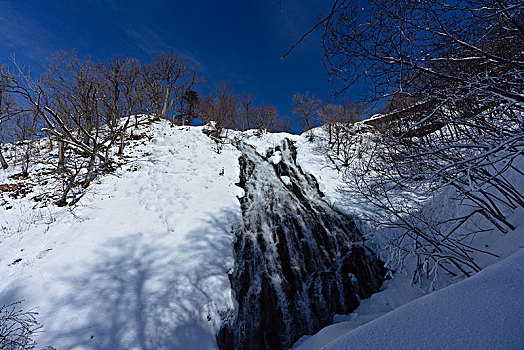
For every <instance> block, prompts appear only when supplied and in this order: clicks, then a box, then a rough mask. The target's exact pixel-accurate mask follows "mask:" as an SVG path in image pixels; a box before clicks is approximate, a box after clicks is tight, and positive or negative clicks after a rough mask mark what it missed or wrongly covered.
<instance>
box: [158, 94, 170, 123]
mask: <svg viewBox="0 0 524 350" xmlns="http://www.w3.org/2000/svg"><path fill="white" fill-rule="evenodd" d="M170 92H171V90H170V89H169V87H168V88H167V90H166V96H165V97H164V106H163V107H162V112H161V113H160V118H165V117H166V116H167V111H168V110H169V94H170Z"/></svg>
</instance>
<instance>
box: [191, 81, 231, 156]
mask: <svg viewBox="0 0 524 350" xmlns="http://www.w3.org/2000/svg"><path fill="white" fill-rule="evenodd" d="M199 114H200V118H201V119H202V123H203V124H205V125H208V127H209V128H208V129H207V130H208V131H207V133H208V134H209V136H211V137H212V138H213V139H214V140H215V142H216V143H217V151H218V152H219V151H220V147H221V146H220V145H221V143H222V142H223V141H224V140H225V139H227V136H228V130H229V129H231V128H233V127H234V126H235V121H236V119H237V116H238V104H237V100H236V97H235V95H234V94H233V92H232V91H231V88H230V86H229V84H227V83H226V82H222V83H221V84H220V85H219V86H218V87H217V88H216V89H215V92H214V94H213V95H207V96H204V97H203V98H201V99H200V102H199ZM224 131H225V133H224Z"/></svg>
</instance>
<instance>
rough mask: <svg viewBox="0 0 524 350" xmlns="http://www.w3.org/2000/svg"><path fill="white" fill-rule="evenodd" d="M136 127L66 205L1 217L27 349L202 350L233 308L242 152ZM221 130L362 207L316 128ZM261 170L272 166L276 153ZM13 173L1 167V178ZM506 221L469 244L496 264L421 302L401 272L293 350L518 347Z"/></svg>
mask: <svg viewBox="0 0 524 350" xmlns="http://www.w3.org/2000/svg"><path fill="white" fill-rule="evenodd" d="M148 128H149V129H148V130H147V133H149V134H151V135H152V139H151V141H147V142H142V141H136V142H135V141H133V142H132V145H130V149H129V151H130V153H129V157H128V159H127V163H126V164H124V165H122V166H121V167H120V168H118V169H117V171H116V172H114V173H112V174H108V175H104V176H101V177H99V180H98V181H97V182H95V183H93V184H92V185H91V186H90V187H89V189H88V192H87V193H86V194H85V196H84V197H83V198H82V199H81V200H80V201H79V202H78V203H77V204H76V205H75V206H73V207H64V208H58V207H56V206H41V205H36V204H35V202H34V201H32V200H30V199H29V198H27V197H26V198H19V199H12V200H10V202H9V206H12V208H11V209H9V210H7V209H6V206H3V207H2V209H1V210H0V266H1V268H0V305H3V304H8V303H11V302H14V301H17V300H21V299H24V302H23V304H22V306H23V308H24V309H26V310H27V309H31V308H37V309H36V310H37V311H38V312H39V315H38V320H39V321H40V323H41V324H43V325H44V328H43V332H42V333H40V334H39V335H38V336H37V338H36V340H37V342H38V348H42V347H44V346H47V345H49V346H53V347H54V348H56V349H138V348H148V349H187V348H190V349H214V348H216V343H215V334H216V332H217V331H218V329H219V328H220V325H221V322H222V318H223V317H227V316H228V315H231V314H232V313H234V311H233V310H234V308H235V301H234V300H233V297H232V295H231V287H230V283H229V278H228V272H229V271H230V270H231V269H232V266H233V262H234V254H233V247H232V239H233V236H234V232H235V231H236V230H237V229H238V227H240V226H241V225H242V217H241V209H240V205H239V201H238V198H240V197H242V196H243V195H244V191H243V190H242V189H240V188H239V187H237V186H236V185H235V184H236V183H237V182H238V181H239V165H238V157H239V155H240V152H239V151H238V150H236V149H235V148H234V147H232V146H230V145H227V146H225V147H224V149H223V150H222V151H221V153H220V154H218V153H216V152H215V151H214V149H215V146H216V145H215V143H214V142H213V141H212V140H211V139H209V138H208V137H207V136H205V135H204V134H203V133H202V127H184V128H180V127H170V126H169V123H164V122H162V123H159V124H153V125H152V126H148ZM142 132H145V130H142ZM231 135H233V136H235V137H240V138H242V139H243V140H244V141H245V142H246V143H248V144H250V145H253V146H254V147H255V148H256V149H257V152H258V153H259V154H261V155H264V154H266V153H267V151H268V150H269V149H271V148H274V147H275V146H277V145H280V144H281V142H282V140H283V139H284V138H286V137H287V138H289V139H291V140H293V141H294V142H295V143H296V146H297V149H298V155H297V163H298V164H299V165H300V166H301V167H302V169H304V170H305V171H306V172H309V173H311V174H312V175H313V176H314V177H315V178H316V179H317V181H318V182H319V186H320V190H321V191H322V192H323V194H324V195H325V198H324V199H325V200H326V202H328V204H330V205H331V206H332V207H333V208H335V209H336V210H338V211H340V212H344V213H346V214H349V215H355V218H356V219H358V217H360V215H361V214H363V213H367V212H369V211H370V210H372V209H371V208H370V207H366V206H364V205H362V204H363V202H362V201H361V199H360V198H356V197H348V196H347V195H346V194H345V193H343V192H341V191H340V189H341V187H342V185H343V178H342V175H341V173H340V172H339V171H338V170H337V164H336V163H335V162H331V161H328V160H326V157H325V145H324V144H323V139H322V130H315V135H316V138H315V140H316V141H315V142H310V141H309V140H308V137H307V135H301V136H299V135H289V134H285V133H275V134H271V133H264V134H262V135H261V136H260V137H258V136H255V135H254V134H253V133H251V134H250V133H249V132H246V133H243V134H242V133H239V132H232V133H231ZM268 161H269V162H271V163H273V164H278V163H279V162H280V161H281V154H277V153H275V154H274V155H273V156H272V157H270V159H268ZM33 170H34V169H33ZM17 171H19V169H16V168H9V169H8V170H7V171H0V183H1V184H4V183H9V182H10V181H11V180H9V178H8V176H9V175H12V174H14V173H16V172H17ZM281 180H282V183H283V184H284V185H288V184H289V181H290V179H289V178H288V177H286V176H282V177H281ZM44 185H45V184H41V186H44ZM35 191H36V194H38V187H36V188H35ZM0 195H1V193H0ZM449 197H450V194H448V193H442V194H440V196H439V197H438V198H435V199H434V200H432V201H429V202H428V203H427V206H426V210H428V211H434V213H435V215H440V214H441V213H445V212H446V211H451V210H456V205H457V204H456V203H455V204H453V203H451V202H450V201H449ZM1 204H2V203H1V198H0V205H1ZM509 221H510V222H512V223H513V224H514V225H515V226H516V227H517V230H515V231H513V232H509V233H507V234H500V233H498V232H491V233H490V234H489V235H479V236H478V237H477V238H475V245H476V246H480V247H489V248H490V250H491V251H493V252H495V253H496V254H497V255H499V258H492V257H485V256H484V258H481V259H485V260H482V266H488V265H490V264H492V265H491V266H488V267H486V268H485V269H484V270H482V271H481V272H480V273H478V274H477V275H475V276H473V277H471V278H469V279H466V280H463V281H461V282H458V283H456V284H453V285H451V286H448V287H445V288H443V289H440V290H438V291H436V292H432V293H429V294H428V290H425V289H420V288H418V287H414V286H412V285H411V278H410V276H409V274H408V272H409V271H399V272H397V273H395V274H394V276H393V279H392V280H390V281H388V282H387V283H386V284H385V285H384V286H383V290H382V291H381V292H380V293H377V294H375V295H373V296H372V297H371V298H370V299H367V300H362V303H361V305H360V307H359V308H358V309H356V310H355V311H354V312H353V313H352V314H350V315H339V316H335V318H334V321H335V322H337V323H335V324H334V325H331V326H328V327H326V328H324V329H323V330H321V331H320V332H318V333H317V334H316V335H313V336H305V337H303V338H302V339H301V340H300V341H299V342H298V343H297V344H296V345H295V347H294V348H296V349H301V350H303V349H320V348H325V349H348V348H357V349H360V348H363V349H367V348H370V349H371V348H390V349H396V348H424V349H425V348H427V349H433V348H434V349H437V348H438V349H444V348H461V349H462V348H464V349H476V348H483V349H488V348H506V349H513V348H523V347H524V338H523V334H524V327H523V325H524V324H523V323H522V320H521V315H522V314H523V312H524V306H523V305H524V304H523V301H522V295H524V278H523V277H524V276H523V271H524V252H523V249H522V248H523V247H524V212H523V211H522V210H519V211H516V212H515V213H514V214H513V215H512V216H511V217H509ZM478 224H482V223H481V222H480V223H478ZM357 225H358V226H359V228H360V229H361V230H367V229H369V227H366V226H365V225H364V223H359V222H358V221H357ZM364 233H367V234H368V235H369V239H370V241H373V240H377V242H376V247H381V246H382V244H383V242H384V241H385V238H384V237H382V238H381V239H377V237H378V238H380V237H379V236H380V234H382V233H381V232H378V236H375V235H371V234H370V231H365V232H364ZM382 253H383V254H384V253H385V252H382ZM386 253H387V252H386ZM19 259H21V260H19ZM451 282H454V281H445V283H451Z"/></svg>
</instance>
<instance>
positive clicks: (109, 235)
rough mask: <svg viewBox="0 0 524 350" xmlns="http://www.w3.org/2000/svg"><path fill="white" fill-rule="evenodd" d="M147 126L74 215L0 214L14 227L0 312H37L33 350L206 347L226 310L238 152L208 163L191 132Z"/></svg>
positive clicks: (57, 211) (58, 211) (1, 281)
mask: <svg viewBox="0 0 524 350" xmlns="http://www.w3.org/2000/svg"><path fill="white" fill-rule="evenodd" d="M152 128H153V129H152V130H150V131H148V132H152V133H153V138H152V140H151V141H148V142H147V143H146V142H144V144H141V143H140V142H137V143H135V147H134V149H133V151H132V153H131V154H130V158H129V160H130V161H129V162H128V163H127V164H126V165H124V166H122V167H121V168H119V169H118V170H117V171H116V172H115V173H113V174H110V175H106V176H103V177H101V178H100V179H101V180H100V182H99V183H97V184H93V185H92V186H91V187H90V188H89V190H88V193H87V194H86V195H85V196H84V197H83V198H82V200H81V201H79V202H78V204H77V205H76V206H73V207H67V208H57V207H55V206H49V207H46V208H42V209H39V210H37V211H33V210H32V209H31V208H32V207H33V206H34V205H35V202H33V201H31V200H29V199H28V198H21V199H19V200H11V205H12V206H13V208H12V209H9V210H6V209H5V207H3V208H2V209H1V210H0V223H1V225H2V227H4V228H19V229H17V232H15V231H13V230H11V229H10V231H7V229H6V230H5V231H4V233H5V234H4V237H3V239H2V240H1V241H0V266H1V267H0V304H7V303H10V302H13V301H16V300H20V299H25V301H24V303H23V304H22V306H23V307H24V309H30V308H37V309H36V310H37V311H38V313H39V315H38V320H39V321H40V323H41V324H43V325H44V328H43V329H42V332H41V333H40V334H39V335H38V337H37V342H38V345H39V347H38V348H41V347H43V346H45V345H50V346H53V347H55V348H56V349H131V348H135V349H138V348H140V349H188V348H193V349H206V348H215V333H216V332H217V330H218V327H219V323H220V320H221V317H220V313H223V312H226V311H227V310H229V309H232V308H233V300H232V298H231V291H230V284H229V280H228V277H227V271H228V269H230V268H231V267H232V265H233V261H234V257H233V251H232V248H231V230H232V227H233V226H235V225H237V224H238V222H239V221H240V220H241V214H240V208H239V204H238V200H237V197H236V196H237V195H238V194H239V192H240V189H239V188H238V187H236V186H235V185H234V183H235V182H237V181H238V152H237V151H236V150H235V149H234V148H226V149H225V150H223V151H222V153H221V154H217V153H216V152H214V151H213V145H214V144H213V142H212V141H211V140H210V139H209V138H208V137H207V136H206V135H204V134H203V133H202V132H201V130H200V128H191V129H189V128H170V127H168V124H167V123H164V124H157V125H154V126H152ZM12 171H16V169H13V170H12ZM2 176H3V179H2V180H3V181H7V176H6V174H3V175H2ZM3 181H2V182H3ZM5 236H8V237H5Z"/></svg>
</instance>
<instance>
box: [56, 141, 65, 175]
mask: <svg viewBox="0 0 524 350" xmlns="http://www.w3.org/2000/svg"><path fill="white" fill-rule="evenodd" d="M57 171H58V172H59V173H63V172H64V171H65V143H64V141H60V140H59V141H58V168H57Z"/></svg>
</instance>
